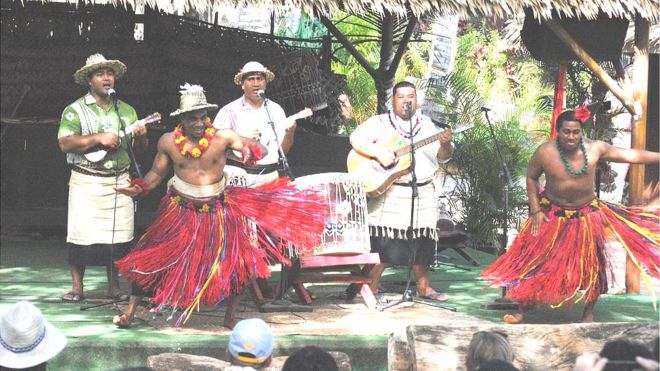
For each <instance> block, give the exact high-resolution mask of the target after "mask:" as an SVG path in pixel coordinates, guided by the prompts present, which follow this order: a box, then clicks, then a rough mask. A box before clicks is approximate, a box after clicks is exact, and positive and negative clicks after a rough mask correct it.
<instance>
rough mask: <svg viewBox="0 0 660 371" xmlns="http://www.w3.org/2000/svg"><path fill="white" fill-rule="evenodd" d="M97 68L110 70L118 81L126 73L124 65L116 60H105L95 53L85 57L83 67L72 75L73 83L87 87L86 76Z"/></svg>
mask: <svg viewBox="0 0 660 371" xmlns="http://www.w3.org/2000/svg"><path fill="white" fill-rule="evenodd" d="M99 68H112V70H113V71H114V72H115V79H117V80H119V79H120V78H121V77H122V76H124V74H125V73H126V65H125V64H124V63H122V62H121V61H118V60H116V59H113V60H107V59H105V57H104V56H103V55H102V54H99V53H96V54H92V55H90V56H89V57H87V61H85V65H84V66H82V67H81V68H80V69H79V70H78V71H76V73H74V74H73V81H75V82H76V84H78V85H87V76H89V74H90V73H92V72H94V71H96V70H98V69H99Z"/></svg>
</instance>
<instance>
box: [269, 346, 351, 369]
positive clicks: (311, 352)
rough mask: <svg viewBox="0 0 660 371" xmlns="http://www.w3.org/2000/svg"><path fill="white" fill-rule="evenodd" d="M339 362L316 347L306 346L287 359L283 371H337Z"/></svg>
mask: <svg viewBox="0 0 660 371" xmlns="http://www.w3.org/2000/svg"><path fill="white" fill-rule="evenodd" d="M337 370H339V368H338V367H337V362H335V359H334V358H332V356H331V355H330V353H328V352H326V351H325V350H323V349H321V348H319V347H315V346H312V345H310V346H306V347H304V348H302V349H299V350H297V351H295V352H294V353H293V354H291V355H290V356H289V358H287V359H286V362H284V365H283V366H282V371H337Z"/></svg>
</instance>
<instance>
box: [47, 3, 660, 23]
mask: <svg viewBox="0 0 660 371" xmlns="http://www.w3.org/2000/svg"><path fill="white" fill-rule="evenodd" d="M43 1H46V2H47V1H49V0H43ZM111 1H112V2H113V3H114V4H115V5H119V4H121V5H124V6H126V5H131V6H134V5H135V4H136V3H137V4H141V3H144V2H146V4H147V5H149V6H152V7H153V6H155V5H157V3H158V2H159V1H161V0H111ZM163 1H166V2H167V5H168V7H173V8H174V9H177V10H188V9H195V10H198V11H200V10H201V11H205V10H206V9H208V7H209V6H212V5H213V4H218V3H222V4H226V5H230V6H234V7H245V6H259V7H270V8H272V9H273V10H274V11H275V12H276V13H279V14H286V13H288V12H290V11H291V10H294V9H304V10H305V11H307V12H308V13H310V14H311V13H314V12H316V13H321V14H325V15H328V14H330V15H331V14H333V13H335V12H337V11H339V10H343V11H346V12H351V13H364V12H366V11H375V12H380V13H382V12H385V11H389V12H392V13H396V14H401V15H404V14H406V6H405V4H406V3H408V4H410V10H411V11H412V12H413V13H414V14H415V15H420V14H425V13H429V12H440V13H443V14H452V15H458V16H461V17H471V16H485V17H489V18H499V19H508V18H511V17H512V16H514V15H516V14H520V13H521V12H522V11H523V8H527V7H529V8H531V9H532V10H533V13H534V15H535V16H536V17H537V18H539V19H547V18H550V17H551V15H552V11H553V10H555V11H557V12H559V13H560V14H562V15H563V16H566V17H570V18H573V17H579V18H587V19H594V18H595V17H596V16H597V15H598V12H599V11H602V12H604V13H606V14H608V15H610V16H614V17H625V18H628V19H634V17H635V14H636V13H639V14H640V15H641V16H642V17H643V18H645V19H648V20H649V21H658V20H660V2H659V1H658V0H408V1H402V0H344V1H334V0H330V1H322V0H163Z"/></svg>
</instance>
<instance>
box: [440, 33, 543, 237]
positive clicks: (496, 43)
mask: <svg viewBox="0 0 660 371" xmlns="http://www.w3.org/2000/svg"><path fill="white" fill-rule="evenodd" d="M503 45H504V43H503V42H501V40H500V38H499V35H498V33H497V31H488V32H486V33H484V32H480V31H479V30H476V29H468V30H467V32H466V33H465V34H464V35H462V36H461V37H460V38H459V40H458V45H457V49H458V53H457V56H456V60H455V65H454V70H453V72H452V73H451V74H450V75H448V76H446V77H444V78H442V79H440V80H439V81H437V82H436V86H435V87H434V88H433V89H432V90H431V91H430V92H429V95H430V96H431V97H432V99H436V100H438V101H439V102H440V103H441V105H442V107H443V108H444V110H445V112H446V113H448V114H449V117H451V121H453V124H454V126H456V125H463V124H465V123H475V124H476V127H475V128H474V129H472V130H471V131H469V132H466V133H464V134H459V135H457V136H456V137H455V142H456V151H455V152H454V157H453V160H452V161H451V163H450V165H449V166H448V167H447V168H446V171H447V173H448V174H449V175H450V176H452V177H453V178H454V180H455V182H456V188H455V189H454V192H453V194H451V195H449V201H450V208H451V209H452V211H453V213H454V218H455V219H456V220H457V221H459V223H460V224H462V225H463V227H464V228H465V229H466V231H467V232H468V233H469V234H470V235H471V240H470V241H471V244H472V245H473V246H474V247H477V248H485V249H490V250H495V249H497V248H499V246H500V236H501V234H502V228H503V226H504V221H506V222H507V223H508V227H509V228H511V227H514V226H515V224H516V222H518V221H519V220H521V218H522V217H524V215H525V214H526V205H527V197H526V192H525V184H524V181H523V180H524V178H525V173H526V168H527V163H528V160H529V157H530V156H531V154H532V152H533V150H534V149H535V147H536V143H535V141H534V140H533V136H532V135H530V132H528V130H531V131H532V132H533V131H535V130H538V128H539V127H540V128H543V127H547V124H545V125H539V122H547V121H549V120H548V118H549V116H550V106H549V104H548V102H549V100H547V99H545V98H546V96H547V95H549V94H551V88H550V87H549V86H547V85H546V84H544V83H543V82H542V76H543V69H542V67H541V66H540V65H539V64H538V63H537V62H534V61H532V60H530V59H527V58H525V57H522V56H515V55H514V56H512V55H508V54H507V53H506V50H505V49H504V48H503ZM523 81H524V84H523V83H522V82H523ZM484 102H488V103H489V105H491V106H493V107H494V108H495V109H494V110H493V112H491V113H490V118H491V120H492V124H493V133H494V136H495V138H496V139H497V142H499V144H500V148H501V150H502V156H503V157H504V161H505V162H506V164H507V167H508V169H509V172H510V174H511V177H512V179H513V182H514V186H513V187H511V188H510V189H509V190H508V193H507V194H506V195H507V196H508V206H509V208H508V213H507V215H506V216H505V215H503V209H504V203H505V188H506V181H505V177H504V175H503V170H502V167H501V164H500V161H499V156H498V152H497V148H496V146H495V142H494V140H493V133H491V131H490V128H489V126H488V125H487V122H486V120H485V119H484V116H483V114H482V113H481V111H480V108H481V106H483V104H484Z"/></svg>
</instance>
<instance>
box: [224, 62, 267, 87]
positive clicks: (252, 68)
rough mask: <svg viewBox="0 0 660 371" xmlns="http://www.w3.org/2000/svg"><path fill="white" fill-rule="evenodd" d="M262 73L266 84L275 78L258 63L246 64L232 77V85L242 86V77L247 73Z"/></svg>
mask: <svg viewBox="0 0 660 371" xmlns="http://www.w3.org/2000/svg"><path fill="white" fill-rule="evenodd" d="M257 72H258V73H263V74H264V76H265V77H266V82H271V81H273V79H274V78H275V74H274V73H272V72H271V71H270V70H269V69H268V68H266V67H264V65H263V64H261V63H259V62H254V61H252V62H247V63H246V64H245V66H243V68H241V70H240V71H238V73H237V74H236V76H234V84H236V85H239V86H240V85H243V76H245V75H246V74H248V73H257Z"/></svg>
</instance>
